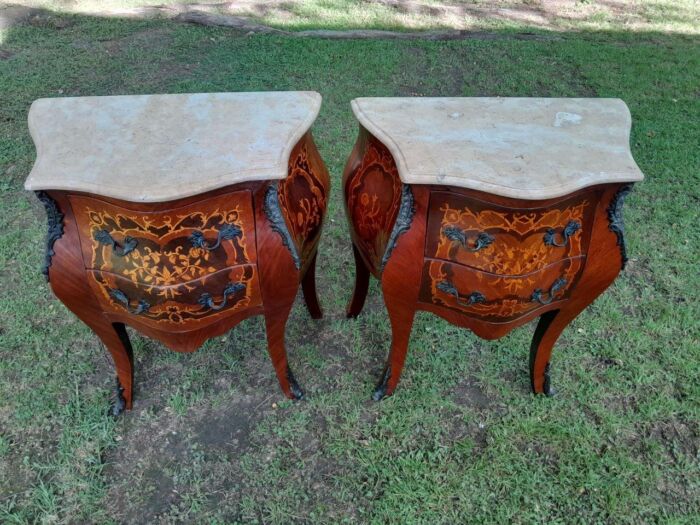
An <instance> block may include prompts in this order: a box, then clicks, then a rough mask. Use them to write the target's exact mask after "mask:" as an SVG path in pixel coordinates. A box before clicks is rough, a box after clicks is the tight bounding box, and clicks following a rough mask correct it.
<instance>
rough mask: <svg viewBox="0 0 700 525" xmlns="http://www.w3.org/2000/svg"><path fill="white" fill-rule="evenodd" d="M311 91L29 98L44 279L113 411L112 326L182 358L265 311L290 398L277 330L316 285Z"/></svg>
mask: <svg viewBox="0 0 700 525" xmlns="http://www.w3.org/2000/svg"><path fill="white" fill-rule="evenodd" d="M320 104H321V97H320V95H318V94H317V93H312V92H278V93H274V92H271V93H217V94H189V95H152V96H151V95H145V96H117V97H79V98H59V99H40V100H37V101H36V102H34V104H33V105H32V108H31V110H30V112H29V127H30V131H31V134H32V137H33V139H34V142H35V144H36V148H37V159H36V163H35V165H34V168H33V170H32V172H31V173H30V175H29V177H28V178H27V181H26V184H25V187H26V189H28V190H32V191H35V192H36V193H37V196H38V197H39V199H40V200H41V202H42V203H43V204H44V206H45V207H46V211H47V215H48V222H49V234H48V240H47V247H46V261H45V267H44V274H45V275H46V278H47V279H48V280H49V281H50V284H51V288H52V289H53V292H54V293H55V295H56V296H57V297H58V298H59V299H60V300H61V301H62V302H63V303H64V304H65V305H66V306H67V307H68V309H70V310H71V311H72V312H73V313H74V314H75V315H77V316H78V317H79V318H80V319H81V320H82V321H83V322H84V323H85V324H87V325H88V326H89V327H90V328H91V329H92V330H93V331H94V332H95V334H97V336H98V337H99V338H100V339H101V340H102V342H103V343H104V344H105V346H106V347H107V349H108V350H109V352H110V353H111V355H112V357H113V358H114V362H115V365H116V371H117V393H118V396H117V402H116V403H115V405H114V406H113V412H114V413H115V414H117V413H119V412H121V411H122V410H123V409H124V408H127V409H129V408H131V406H132V401H133V384H134V380H133V378H134V365H133V358H132V348H131V345H130V343H129V338H128V335H127V331H126V330H125V325H129V326H131V327H133V328H135V329H136V330H138V331H139V332H142V333H143V334H146V335H147V336H150V337H152V338H155V339H157V340H159V341H162V342H163V343H164V344H165V345H166V346H168V347H169V348H171V349H172V350H176V351H179V352H191V351H194V350H196V349H197V348H198V347H199V346H200V345H201V344H202V343H203V342H204V341H205V340H206V339H208V338H211V337H215V336H219V335H222V334H224V333H225V332H227V331H228V330H230V329H231V328H232V327H233V326H234V325H236V324H237V323H239V322H241V321H242V320H244V319H246V318H248V317H250V316H253V315H263V316H264V317H265V327H266V331H267V344H268V350H269V354H270V358H271V359H272V364H273V366H274V369H275V371H276V373H277V378H278V380H279V383H280V386H281V388H282V391H283V392H284V394H285V395H286V396H287V397H290V398H296V399H298V398H301V397H302V396H303V392H302V390H301V388H300V387H299V385H298V384H297V382H296V381H295V379H294V376H293V375H292V372H291V370H290V368H289V366H288V364H287V355H286V351H285V343H284V330H285V324H286V321H287V317H288V315H289V313H290V310H291V308H292V303H293V301H294V298H295V295H296V293H297V290H298V288H299V285H300V283H301V285H302V288H303V292H304V298H305V300H306V305H307V307H308V309H309V312H310V313H311V316H312V317H314V318H320V317H321V315H322V314H321V309H320V307H319V303H318V299H317V296H316V290H315V283H314V268H315V263H316V249H317V245H318V241H319V235H320V233H321V226H322V222H323V218H324V215H325V211H326V205H327V202H328V192H329V177H328V173H327V171H326V168H325V166H324V164H323V162H322V160H321V158H320V156H319V153H318V151H317V149H316V146H315V145H314V142H313V139H312V137H311V132H310V127H311V124H312V123H313V121H314V119H315V118H316V115H317V114H318V110H319V107H320Z"/></svg>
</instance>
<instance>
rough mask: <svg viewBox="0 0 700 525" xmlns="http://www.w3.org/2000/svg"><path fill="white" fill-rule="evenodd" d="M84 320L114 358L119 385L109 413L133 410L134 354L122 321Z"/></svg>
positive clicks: (117, 413) (116, 413) (114, 414)
mask: <svg viewBox="0 0 700 525" xmlns="http://www.w3.org/2000/svg"><path fill="white" fill-rule="evenodd" d="M83 322H85V323H86V324H87V325H88V326H89V327H90V328H91V329H92V331H93V332H95V333H96V334H97V336H98V337H99V338H100V340H101V341H102V342H103V343H104V345H105V346H106V347H107V350H109V353H110V354H111V355H112V359H113V360H114V368H115V369H116V372H117V385H116V388H115V396H114V399H113V400H112V405H111V407H110V409H109V413H110V414H112V415H113V416H115V417H116V416H118V415H119V414H121V413H122V412H123V411H124V410H125V409H126V410H131V407H132V403H133V384H134V354H133V350H132V349H131V342H130V341H129V335H128V334H127V332H126V327H125V326H124V324H122V323H113V324H112V323H108V322H104V323H96V322H95V321H94V320H90V321H86V320H85V319H83Z"/></svg>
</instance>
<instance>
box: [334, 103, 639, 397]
mask: <svg viewBox="0 0 700 525" xmlns="http://www.w3.org/2000/svg"><path fill="white" fill-rule="evenodd" d="M352 108H353V111H354V113H355V115H356V117H357V118H358V120H359V122H360V133H359V137H358V139H357V142H356V144H355V147H354V150H353V152H352V154H351V156H350V158H349V160H348V163H347V166H346V169H345V174H344V177H343V190H344V195H345V204H346V211H347V215H348V220H349V222H350V228H351V235H352V241H353V250H354V254H355V262H356V282H355V290H354V292H353V296H352V299H351V301H350V303H349V305H348V309H347V315H348V317H355V316H357V315H358V314H359V313H360V311H361V310H362V306H363V304H364V301H365V297H366V294H367V287H368V281H369V276H370V274H372V275H374V276H375V277H377V278H378V279H380V280H381V286H382V292H383V295H384V302H385V304H386V307H387V310H388V314H389V319H390V321H391V330H392V341H391V349H390V351H389V357H388V360H387V363H386V368H385V371H384V374H383V376H382V378H381V380H380V381H379V384H378V386H377V388H376V390H375V392H374V396H373V397H374V398H375V399H377V400H378V399H381V398H382V397H384V396H386V395H390V394H391V393H392V392H393V391H394V389H395V388H396V385H397V383H398V381H399V377H400V375H401V370H402V368H403V365H404V360H405V358H406V351H407V348H408V342H409V335H410V333H411V326H412V324H413V319H414V315H415V312H416V311H418V310H425V311H428V312H432V313H434V314H436V315H439V316H440V317H442V318H444V319H446V320H447V321H449V322H450V323H453V324H455V325H458V326H461V327H465V328H469V329H470V330H472V331H473V332H474V333H475V334H477V335H478V336H480V337H482V338H486V339H496V338H499V337H502V336H504V335H506V334H507V333H508V332H510V331H511V330H513V329H514V328H516V327H518V326H521V325H523V324H525V323H527V322H529V321H531V320H532V319H535V318H539V323H538V325H537V329H536V330H535V334H534V337H533V340H532V345H531V349H530V377H531V383H532V389H533V391H534V392H536V393H545V394H551V393H552V391H553V390H552V387H551V384H550V375H549V369H550V364H549V363H550V356H551V353H552V347H553V346H554V343H555V342H556V340H557V339H558V337H559V335H560V334H561V333H562V331H563V330H564V328H565V327H566V326H567V325H568V324H569V323H570V322H571V321H572V320H573V319H574V318H575V317H576V316H577V315H578V314H579V313H580V312H581V311H582V310H583V309H584V308H586V306H588V305H589V304H590V303H591V302H592V301H593V300H594V299H595V298H596V297H598V296H599V295H600V294H601V293H602V292H603V291H604V290H605V289H606V288H607V287H608V286H609V285H610V284H611V283H612V282H613V280H614V279H615V277H616V276H617V274H618V273H619V272H620V270H621V269H622V268H623V267H624V265H625V261H626V260H627V256H626V252H625V240H624V232H623V222H622V202H623V199H624V197H625V195H627V193H628V192H629V191H630V189H631V184H632V183H634V182H636V181H640V180H642V178H643V175H642V173H641V172H640V170H639V168H638V167H637V165H636V164H635V162H634V160H633V158H632V156H631V153H630V150H629V132H630V126H631V118H630V113H629V110H628V109H627V106H626V105H625V104H624V103H623V102H622V101H621V100H617V99H537V98H533V99H528V98H360V99H356V100H354V101H353V102H352Z"/></svg>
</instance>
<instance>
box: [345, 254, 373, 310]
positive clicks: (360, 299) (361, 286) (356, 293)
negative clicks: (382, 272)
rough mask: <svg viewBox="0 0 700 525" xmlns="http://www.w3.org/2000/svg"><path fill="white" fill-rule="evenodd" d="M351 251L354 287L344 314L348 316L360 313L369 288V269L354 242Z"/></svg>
mask: <svg viewBox="0 0 700 525" xmlns="http://www.w3.org/2000/svg"><path fill="white" fill-rule="evenodd" d="M352 253H353V255H354V256H355V289H354V290H353V292H352V298H351V299H350V302H349V303H348V306H347V309H346V316H347V317H349V318H352V317H357V316H358V315H360V312H361V311H362V308H363V307H364V305H365V299H366V298H367V289H368V288H369V269H368V268H367V266H365V262H364V261H363V260H362V256H361V255H360V252H359V251H358V250H357V248H356V247H355V245H354V244H353V245H352Z"/></svg>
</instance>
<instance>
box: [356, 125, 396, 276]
mask: <svg viewBox="0 0 700 525" xmlns="http://www.w3.org/2000/svg"><path fill="white" fill-rule="evenodd" d="M401 188H402V184H401V180H400V179H399V173H398V171H397V169H396V163H395V162H394V158H393V157H392V156H391V153H390V152H389V150H388V149H387V148H386V146H384V145H383V144H382V143H381V142H379V141H378V140H376V139H375V138H373V137H368V138H367V144H366V150H365V154H364V156H363V157H362V160H361V162H360V164H359V165H358V166H357V168H356V170H355V174H354V175H353V176H351V177H349V178H348V183H347V186H346V188H345V195H346V199H347V209H348V214H349V216H350V222H351V224H352V227H353V228H354V230H355V235H356V242H357V244H358V247H359V248H360V250H361V251H362V253H363V254H365V256H366V257H367V258H368V262H369V263H370V264H372V266H373V268H374V269H379V268H380V267H381V262H382V258H383V256H384V253H385V251H386V246H387V244H388V242H389V237H390V236H391V232H392V228H393V225H394V222H395V221H396V217H397V215H398V212H399V208H400V203H401Z"/></svg>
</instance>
